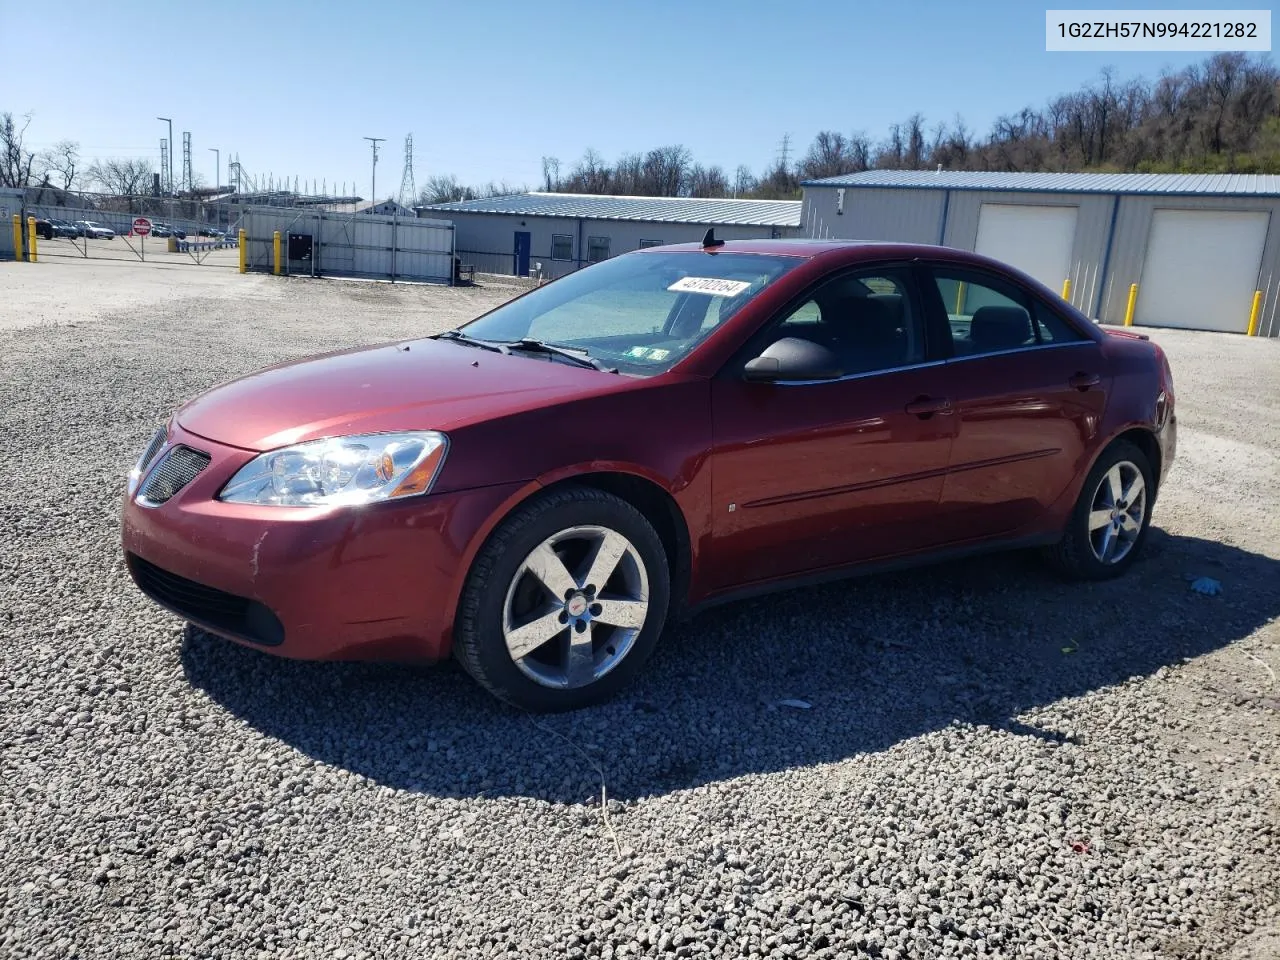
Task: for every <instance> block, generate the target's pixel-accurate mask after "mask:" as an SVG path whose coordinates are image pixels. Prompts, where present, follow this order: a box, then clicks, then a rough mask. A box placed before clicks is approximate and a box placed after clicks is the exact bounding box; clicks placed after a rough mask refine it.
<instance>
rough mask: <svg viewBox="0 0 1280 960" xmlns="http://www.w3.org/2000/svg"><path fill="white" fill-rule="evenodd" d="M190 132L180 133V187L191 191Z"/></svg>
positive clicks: (188, 191)
mask: <svg viewBox="0 0 1280 960" xmlns="http://www.w3.org/2000/svg"><path fill="white" fill-rule="evenodd" d="M191 187H192V184H191V134H190V133H189V132H184V133H183V134H182V189H183V190H184V191H186V192H187V193H190V192H191Z"/></svg>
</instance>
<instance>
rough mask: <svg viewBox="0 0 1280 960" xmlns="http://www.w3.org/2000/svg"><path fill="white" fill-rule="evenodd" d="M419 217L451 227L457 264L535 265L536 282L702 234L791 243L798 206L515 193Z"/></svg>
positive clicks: (524, 268) (522, 269)
mask: <svg viewBox="0 0 1280 960" xmlns="http://www.w3.org/2000/svg"><path fill="white" fill-rule="evenodd" d="M418 214H419V216H429V217H439V218H442V219H448V220H452V221H453V223H454V228H455V231H456V237H457V255H458V257H460V258H461V259H462V260H463V261H464V262H466V263H470V264H473V265H474V266H475V268H476V269H477V270H478V271H480V272H481V273H507V274H511V273H513V274H515V275H516V276H521V277H527V276H529V273H530V270H531V268H536V266H537V265H538V264H541V274H542V276H544V277H558V276H561V275H563V274H565V273H569V272H571V271H573V270H576V269H578V268H579V267H581V266H583V265H584V264H587V263H595V262H596V261H598V260H604V259H607V258H608V257H611V256H616V255H617V254H619V253H626V252H627V251H629V250H637V249H639V248H640V247H649V246H658V245H660V244H664V243H683V242H686V241H690V240H701V239H702V237H703V235H704V234H705V233H706V231H707V228H708V227H715V228H716V236H717V237H721V238H723V239H725V240H750V239H755V238H759V237H782V236H790V235H791V234H794V233H795V232H796V228H798V227H799V225H800V201H798V200H704V199H697V198H689V197H609V196H596V195H590V194H570V193H521V194H516V195H513V196H506V197H490V198H488V199H485V200H460V201H458V202H456V203H436V204H429V205H427V206H424V207H419V208H418Z"/></svg>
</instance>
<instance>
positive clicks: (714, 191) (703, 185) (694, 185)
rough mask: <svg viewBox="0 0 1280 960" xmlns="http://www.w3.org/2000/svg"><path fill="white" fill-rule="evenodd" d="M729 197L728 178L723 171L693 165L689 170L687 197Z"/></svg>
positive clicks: (714, 167) (713, 167) (715, 167)
mask: <svg viewBox="0 0 1280 960" xmlns="http://www.w3.org/2000/svg"><path fill="white" fill-rule="evenodd" d="M728 195H729V178H728V177H726V176H725V173H724V170H722V169H721V168H720V167H717V166H714V165H713V166H710V167H704V166H703V165H702V164H700V163H695V164H694V165H693V166H692V167H690V168H689V196H691V197H727V196H728Z"/></svg>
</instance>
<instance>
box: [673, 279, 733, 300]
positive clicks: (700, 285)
mask: <svg viewBox="0 0 1280 960" xmlns="http://www.w3.org/2000/svg"><path fill="white" fill-rule="evenodd" d="M749 286H751V282H750V281H748V280H719V279H717V278H715V277H681V278H680V279H679V280H677V281H676V282H675V283H673V284H672V285H671V286H669V287H667V289H668V290H672V291H674V292H676V293H709V294H711V296H713V297H736V296H737V295H738V294H740V293H741V292H742V291H743V290H745V289H747V287H749Z"/></svg>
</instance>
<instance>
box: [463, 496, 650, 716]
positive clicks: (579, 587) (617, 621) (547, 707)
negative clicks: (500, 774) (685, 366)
mask: <svg viewBox="0 0 1280 960" xmlns="http://www.w3.org/2000/svg"><path fill="white" fill-rule="evenodd" d="M670 589H671V588H670V573H669V567H668V562H667V556H666V552H665V551H664V549H663V546H662V541H661V540H660V539H659V537H658V535H657V533H656V532H655V531H654V529H653V526H652V525H651V524H650V523H649V521H648V520H646V519H645V517H644V515H643V514H641V513H640V511H638V510H637V509H636V508H635V507H633V506H632V505H631V504H629V503H627V502H626V501H624V500H621V499H619V498H617V497H615V496H613V495H612V494H608V493H605V492H603V491H600V490H595V489H592V488H586V487H579V488H569V489H565V490H559V491H556V492H553V493H550V494H547V495H545V496H543V497H539V498H538V499H536V500H534V501H533V502H532V503H530V504H528V505H527V506H525V507H522V508H521V509H520V510H518V511H517V512H516V513H515V514H513V515H512V516H511V517H508V518H507V519H506V520H505V521H503V523H502V524H501V525H500V526H499V527H498V529H497V530H496V531H495V532H494V534H493V536H492V537H490V539H489V542H488V543H486V544H485V546H484V547H483V549H482V550H481V552H480V554H479V556H478V557H477V558H476V561H475V564H474V566H473V567H472V570H471V573H470V575H469V576H468V579H467V583H466V585H465V587H464V589H463V595H462V601H461V604H460V607H459V610H458V618H457V624H456V627H455V632H454V633H455V635H454V640H455V642H454V651H455V654H456V656H457V658H458V659H459V660H460V661H461V662H462V665H463V667H464V668H465V669H466V670H467V672H468V673H470V674H471V675H472V676H473V677H475V679H476V680H478V681H479V682H480V683H481V685H483V686H484V687H485V688H486V689H488V690H489V691H490V692H491V693H493V694H494V695H495V696H497V697H499V698H500V699H503V700H507V701H509V702H511V703H514V704H516V705H517V706H520V707H523V708H525V709H528V710H535V711H555V710H572V709H576V708H578V707H583V706H587V705H589V704H593V703H598V702H600V701H602V700H605V699H608V698H609V697H611V696H612V695H613V694H614V693H616V692H617V691H618V690H620V689H621V688H622V687H623V686H625V685H626V684H627V683H628V682H629V681H630V680H631V679H632V678H633V677H634V676H635V674H636V673H637V672H638V671H639V670H640V668H641V667H642V666H643V665H644V661H645V660H646V659H648V657H649V655H650V654H651V653H652V652H653V648H654V646H655V645H656V644H657V641H658V636H659V634H660V633H661V632H662V628H663V625H664V623H665V621H666V616H667V604H668V600H669V595H670Z"/></svg>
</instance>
